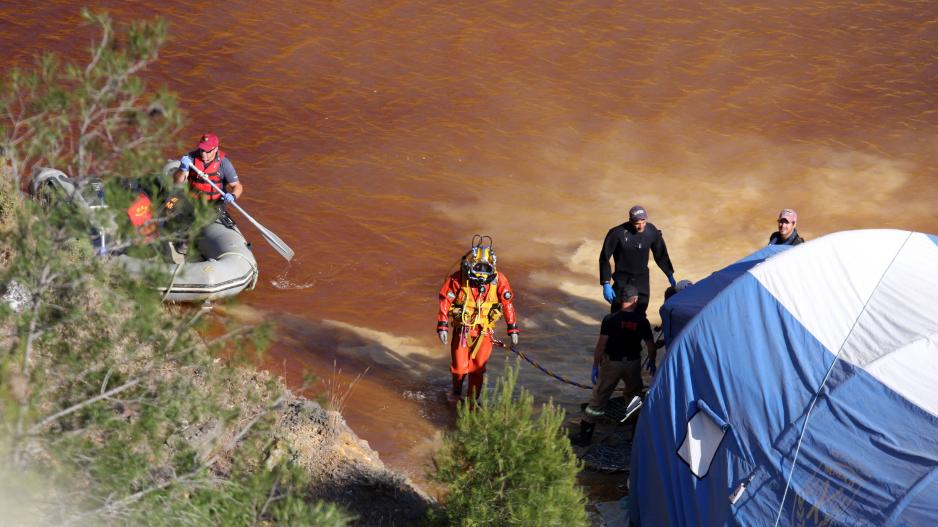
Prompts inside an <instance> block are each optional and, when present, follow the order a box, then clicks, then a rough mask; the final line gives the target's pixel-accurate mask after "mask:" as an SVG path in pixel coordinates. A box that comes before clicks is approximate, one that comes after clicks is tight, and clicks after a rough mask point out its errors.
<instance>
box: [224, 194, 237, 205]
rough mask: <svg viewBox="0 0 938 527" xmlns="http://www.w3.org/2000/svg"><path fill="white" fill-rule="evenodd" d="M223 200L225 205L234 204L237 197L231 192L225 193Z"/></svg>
mask: <svg viewBox="0 0 938 527" xmlns="http://www.w3.org/2000/svg"><path fill="white" fill-rule="evenodd" d="M221 199H222V201H224V202H225V203H234V200H235V197H234V194H232V193H231V192H225V193H224V194H222V195H221Z"/></svg>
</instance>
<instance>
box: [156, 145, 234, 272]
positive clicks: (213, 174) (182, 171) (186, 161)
mask: <svg viewBox="0 0 938 527" xmlns="http://www.w3.org/2000/svg"><path fill="white" fill-rule="evenodd" d="M194 169H198V170H200V171H201V172H202V173H203V174H205V175H206V176H208V178H209V179H210V180H211V181H212V183H214V184H215V186H217V187H218V188H219V189H221V190H222V192H218V191H217V190H215V189H214V188H212V185H210V184H209V183H208V182H206V181H205V179H203V178H202V177H201V176H200V175H198V173H196V171H195V170H194ZM184 181H188V187H189V190H190V192H191V194H192V195H193V196H194V197H196V198H199V199H202V200H205V201H206V202H208V203H213V204H215V205H217V206H218V210H219V214H220V215H221V217H222V219H223V220H224V221H227V222H231V218H229V217H228V214H227V211H226V210H225V205H227V204H228V203H232V202H233V201H235V200H236V199H238V198H240V197H241V194H242V193H243V192H244V185H242V184H241V181H240V180H239V179H238V172H237V171H235V168H234V165H233V164H232V163H231V160H230V159H228V156H227V155H226V154H225V152H224V151H222V150H220V149H219V140H218V136H217V135H215V134H213V133H205V134H203V135H202V137H201V138H200V139H199V144H198V145H196V148H195V150H192V151H191V152H189V153H188V154H186V155H184V156H182V158H180V159H179V170H178V171H176V173H175V174H174V175H173V182H174V183H175V184H177V185H181V184H183V182H184ZM183 201H184V200H179V199H171V200H170V202H169V203H167V205H166V207H167V209H173V208H174V207H175V206H176V205H180V208H181V210H179V211H172V213H173V214H174V215H175V217H176V218H177V220H176V221H174V225H175V230H177V231H183V232H184V233H185V234H178V236H180V237H181V238H182V239H181V240H177V241H176V242H174V243H173V247H174V248H175V250H176V252H178V253H179V254H181V255H185V254H186V253H187V252H188V246H189V242H188V238H189V234H190V233H189V229H190V227H191V223H192V220H193V219H194V218H193V216H192V214H191V211H190V210H189V207H188V206H186V205H185V204H184V203H183ZM231 223H233V222H231Z"/></svg>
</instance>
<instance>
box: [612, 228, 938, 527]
mask: <svg viewBox="0 0 938 527" xmlns="http://www.w3.org/2000/svg"><path fill="white" fill-rule="evenodd" d="M693 287H697V286H693ZM693 287H692V288H691V289H693ZM682 294H683V293H682ZM675 298H677V297H675ZM631 459H632V473H631V482H630V488H631V496H630V499H629V502H630V504H631V507H632V511H631V513H632V519H633V522H635V523H636V524H639V525H643V526H662V525H667V526H711V525H745V526H750V525H786V526H789V525H797V526H835V525H876V526H881V525H897V526H898V525H938V237H936V236H932V235H926V234H921V233H913V232H908V231H898V230H865V231H848V232H841V233H836V234H831V235H828V236H824V237H823V238H819V239H817V240H814V241H811V242H808V243H805V244H802V245H800V246H797V247H794V248H792V249H790V250H787V251H784V252H781V253H778V254H776V255H774V256H770V257H768V258H766V259H765V260H764V261H763V262H762V263H760V264H758V265H755V266H754V267H752V268H751V269H749V270H748V271H746V272H745V273H743V274H741V275H740V276H739V277H737V278H736V279H735V280H733V281H732V283H730V284H729V285H728V286H726V287H725V288H722V290H720V291H719V292H718V293H717V294H716V296H714V297H713V298H712V299H711V300H710V301H709V302H707V303H706V305H705V306H704V307H703V308H702V309H701V310H700V312H699V313H697V315H696V316H694V317H693V318H692V319H691V320H690V321H689V323H688V324H687V326H686V327H684V329H683V331H681V332H680V334H679V335H677V336H676V339H675V340H674V342H672V343H671V346H670V348H669V350H668V354H667V357H666V358H665V360H664V361H663V364H662V365H661V367H660V368H659V369H658V375H657V377H656V379H655V381H654V384H653V385H652V387H651V389H650V391H649V393H648V396H647V398H646V400H645V405H644V408H643V409H642V413H641V417H640V418H639V422H638V427H637V430H636V433H635V437H634V442H633V449H632V458H631Z"/></svg>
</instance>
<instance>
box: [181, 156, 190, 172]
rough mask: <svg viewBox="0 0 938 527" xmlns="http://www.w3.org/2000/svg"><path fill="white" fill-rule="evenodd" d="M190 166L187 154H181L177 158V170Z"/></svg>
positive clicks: (186, 168) (185, 169)
mask: <svg viewBox="0 0 938 527" xmlns="http://www.w3.org/2000/svg"><path fill="white" fill-rule="evenodd" d="M190 168H192V158H191V157H189V156H182V157H181V158H180V159H179V170H184V171H188V170H189V169H190Z"/></svg>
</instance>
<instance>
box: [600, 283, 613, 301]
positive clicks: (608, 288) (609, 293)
mask: <svg viewBox="0 0 938 527" xmlns="http://www.w3.org/2000/svg"><path fill="white" fill-rule="evenodd" d="M603 298H605V299H606V302H609V303H610V304H611V303H612V301H613V300H615V299H616V292H615V291H613V290H612V284H603Z"/></svg>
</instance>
